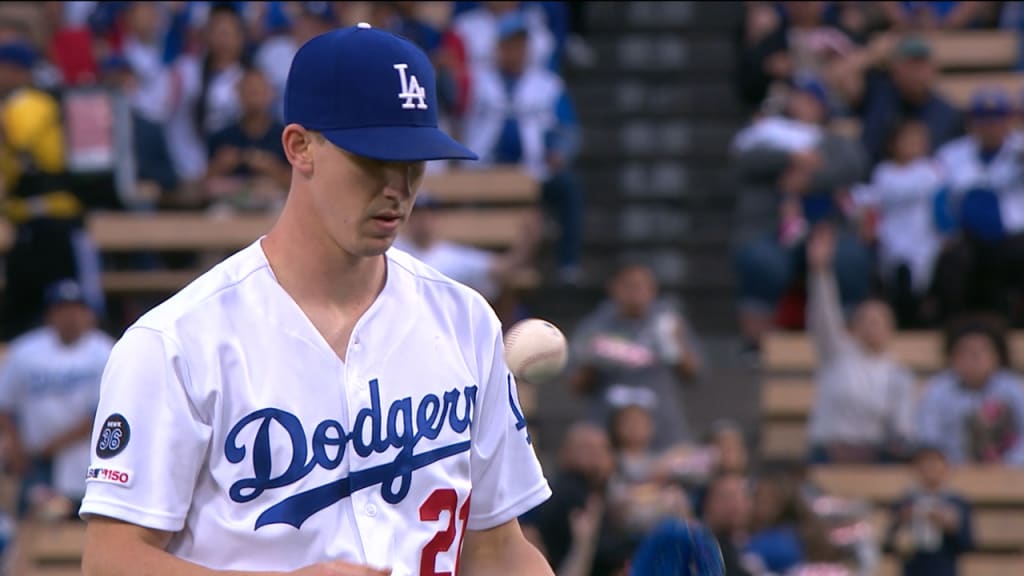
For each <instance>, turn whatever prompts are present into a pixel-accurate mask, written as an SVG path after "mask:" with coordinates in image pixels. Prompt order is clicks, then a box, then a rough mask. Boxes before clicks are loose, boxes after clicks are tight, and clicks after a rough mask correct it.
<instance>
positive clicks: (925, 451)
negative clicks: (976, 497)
mask: <svg viewBox="0 0 1024 576" xmlns="http://www.w3.org/2000/svg"><path fill="white" fill-rule="evenodd" d="M914 468H915V471H916V473H917V486H916V487H914V488H913V489H912V490H910V491H909V492H908V493H907V494H906V495H905V496H904V497H903V498H901V499H900V500H899V501H898V502H897V503H896V504H895V506H893V509H892V511H891V514H892V523H891V528H890V530H889V534H888V536H887V538H886V543H885V544H886V549H887V550H888V551H890V552H894V553H896V554H897V555H898V556H900V557H901V558H902V560H903V575H904V576H957V574H958V571H957V560H958V559H959V557H960V555H961V554H964V553H965V552H967V551H969V550H970V549H971V547H972V546H973V535H972V529H971V506H970V504H969V503H968V502H967V500H966V499H965V498H964V497H963V496H962V495H961V494H959V493H957V492H956V491H955V490H953V489H951V488H950V487H949V485H948V477H949V463H948V461H947V460H946V456H945V454H943V452H942V450H940V449H938V448H936V447H922V448H921V449H920V450H918V452H917V454H916V456H915V457H914Z"/></svg>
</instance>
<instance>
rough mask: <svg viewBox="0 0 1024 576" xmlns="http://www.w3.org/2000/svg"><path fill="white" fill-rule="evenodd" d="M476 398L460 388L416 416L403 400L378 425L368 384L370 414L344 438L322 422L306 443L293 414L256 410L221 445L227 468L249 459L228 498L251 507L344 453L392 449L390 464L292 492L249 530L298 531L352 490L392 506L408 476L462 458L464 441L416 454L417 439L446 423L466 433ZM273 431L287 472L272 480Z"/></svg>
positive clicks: (431, 400)
mask: <svg viewBox="0 0 1024 576" xmlns="http://www.w3.org/2000/svg"><path fill="white" fill-rule="evenodd" d="M476 392H477V387H476V386H466V387H465V388H463V389H462V390H459V389H458V388H453V389H451V390H448V391H447V392H445V393H444V394H443V398H439V397H438V396H437V395H435V394H427V395H426V396H424V397H423V399H422V400H420V403H419V405H418V406H416V407H415V409H414V408H413V405H412V398H411V397H408V396H407V397H405V398H400V399H398V400H395V401H394V402H392V403H391V405H390V406H389V407H388V408H387V415H386V418H385V414H384V412H383V410H382V409H381V405H380V389H379V386H378V384H377V380H376V379H374V380H370V407H369V408H363V409H362V410H360V411H359V413H358V414H356V419H355V422H354V423H353V426H352V430H350V431H347V432H346V431H345V429H344V428H342V426H341V423H339V422H338V421H336V420H324V421H323V422H320V423H319V424H317V426H316V428H315V429H314V430H313V435H312V437H311V438H307V436H306V430H305V429H304V428H303V426H302V421H301V420H299V418H298V417H297V416H295V415H294V414H292V413H290V412H286V411H284V410H279V409H277V408H263V409H262V410H257V411H255V412H253V413H251V414H249V415H247V416H245V417H244V418H242V419H241V420H239V421H238V423H237V424H235V425H234V426H233V427H232V428H231V431H230V432H228V435H227V438H226V439H225V442H224V455H225V457H227V459H228V461H229V462H231V463H232V464H238V463H240V462H242V461H243V460H244V459H245V458H246V455H247V454H250V458H251V459H252V477H251V478H243V479H241V480H238V481H237V482H235V483H234V484H232V485H231V488H230V489H229V490H228V495H229V496H230V497H231V499H232V500H233V501H235V502H238V503H245V502H250V501H252V500H254V499H256V498H258V497H259V496H260V495H262V494H263V493H264V492H265V491H266V490H272V489H274V488H281V487H284V486H288V485H290V484H294V483H295V482H298V481H299V480H301V479H303V478H305V477H306V476H307V475H308V474H309V473H310V472H312V471H313V470H314V469H315V468H317V467H319V468H323V469H324V470H334V469H335V468H337V467H338V466H339V465H340V464H341V462H342V460H343V459H344V458H345V452H346V450H347V449H348V448H349V447H350V446H351V448H352V450H353V451H355V453H356V455H357V456H359V457H360V458H366V457H368V456H370V455H371V454H374V453H376V454H383V453H385V452H387V451H388V450H390V449H392V448H397V449H398V453H397V454H395V459H394V460H393V461H392V462H389V463H387V464H381V465H379V466H374V467H372V468H366V469H363V470H356V471H353V472H352V473H351V474H350V475H349V476H347V477H345V478H340V479H338V480H335V481H333V482H330V483H328V484H324V485H323V486H318V487H316V488H313V489H311V490H307V491H305V492H299V493H298V494H294V495H291V496H289V497H287V498H285V499H284V500H282V501H280V502H278V503H277V504H274V505H273V506H271V507H269V508H267V509H266V510H264V511H263V513H262V514H260V516H259V518H257V519H256V526H255V529H259V528H260V527H262V526H266V525H268V524H288V525H290V526H294V527H295V528H300V527H301V526H302V523H303V522H305V521H306V520H307V519H308V518H309V517H310V516H312V515H314V514H316V513H317V512H319V511H321V510H323V509H324V508H327V507H329V506H331V505H333V504H336V503H338V502H340V501H341V500H343V499H344V498H347V497H348V496H350V495H351V494H352V493H353V492H356V491H357V490H362V489H364V488H370V487H372V486H376V485H378V484H379V485H380V494H381V497H383V498H384V501H385V502H387V503H388V504H397V503H398V502H401V501H402V500H404V499H405V497H406V496H407V495H408V494H409V488H410V486H411V484H412V473H413V471H415V470H418V469H420V468H423V467H425V466H429V465H431V464H433V463H434V462H437V461H439V460H443V459H445V458H448V457H451V456H455V455H456V454H461V453H463V452H468V451H469V448H470V441H469V440H466V441H464V442H457V443H455V444H451V445H448V446H441V447H438V448H432V449H429V450H420V451H418V452H417V451H416V447H417V445H418V444H419V443H420V441H421V440H423V439H424V438H426V439H427V440H436V439H437V437H438V436H439V435H440V434H441V431H442V430H443V429H444V427H445V425H446V424H447V426H448V427H450V428H451V429H452V430H453V431H455V432H456V433H462V432H465V430H466V429H467V428H468V427H469V426H470V424H471V422H472V420H473V414H474V413H475V410H476ZM249 426H258V427H259V428H258V429H257V430H256V436H255V438H254V439H253V442H252V445H251V446H246V445H241V446H239V445H238V436H239V434H241V433H242V431H243V430H245V429H246V428H248V427H249ZM274 427H277V428H279V429H283V430H284V431H285V432H286V433H287V436H288V439H289V440H290V442H291V460H290V462H289V463H288V468H287V470H285V471H284V472H283V473H281V474H280V475H279V476H273V475H272V474H273V472H272V471H273V470H274V463H273V456H272V454H273V448H274V447H273V446H271V443H270V432H271V429H272V428H274ZM367 431H368V432H369V439H367V437H366V436H367V434H366V433H367ZM310 441H311V449H310V447H309V446H310ZM310 452H312V454H310ZM396 481H397V486H396V485H395V484H396Z"/></svg>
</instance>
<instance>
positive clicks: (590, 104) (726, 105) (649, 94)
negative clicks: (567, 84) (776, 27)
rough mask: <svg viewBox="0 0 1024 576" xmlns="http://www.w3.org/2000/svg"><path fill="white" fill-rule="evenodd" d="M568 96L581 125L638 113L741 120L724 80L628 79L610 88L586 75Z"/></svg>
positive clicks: (738, 106)
mask: <svg viewBox="0 0 1024 576" xmlns="http://www.w3.org/2000/svg"><path fill="white" fill-rule="evenodd" d="M570 94H571V96H572V99H573V102H574V103H575V105H576V108H577V110H578V112H579V116H580V121H581V122H583V123H584V125H586V124H587V123H589V122H596V121H602V122H603V121H607V120H610V119H617V118H621V117H628V116H634V115H637V114H643V115H644V116H648V117H655V116H671V117H674V118H679V117H683V118H685V117H687V116H692V117H696V118H708V117H713V118H722V119H724V120H726V121H734V122H735V123H737V124H738V123H739V122H740V121H741V120H742V117H743V116H742V115H743V108H742V106H741V104H740V102H739V100H738V99H737V97H736V88H735V87H734V86H733V85H732V84H731V83H730V82H729V81H728V80H727V79H722V80H707V81H685V80H679V79H678V78H675V77H674V76H673V77H672V78H670V79H663V80H661V81H650V82H648V81H645V79H641V78H634V77H628V76H627V77H625V78H622V79H621V80H619V81H617V82H615V83H614V84H612V85H609V83H608V81H607V80H606V79H604V78H600V77H598V78H593V77H589V76H588V77H584V78H581V79H580V80H579V81H577V82H575V83H574V84H573V85H572V88H571V92H570Z"/></svg>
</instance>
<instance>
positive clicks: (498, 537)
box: [459, 520, 554, 576]
mask: <svg viewBox="0 0 1024 576" xmlns="http://www.w3.org/2000/svg"><path fill="white" fill-rule="evenodd" d="M459 566H460V568H461V570H460V571H459V573H460V574H462V575H463V576H481V575H484V576H486V575H490V574H506V575H508V576H543V575H545V574H550V575H552V576H554V572H553V571H552V570H551V566H550V565H549V564H548V561H547V560H545V559H544V556H542V555H541V553H540V551H539V550H537V548H536V547H534V545H533V544H530V542H529V540H527V539H526V536H524V535H523V531H522V529H521V528H520V527H519V521H518V520H509V521H508V522H505V523H504V524H501V525H499V526H496V527H494V528H490V529H488V530H470V531H468V532H467V533H466V541H465V543H464V544H463V547H462V559H461V560H460V564H459Z"/></svg>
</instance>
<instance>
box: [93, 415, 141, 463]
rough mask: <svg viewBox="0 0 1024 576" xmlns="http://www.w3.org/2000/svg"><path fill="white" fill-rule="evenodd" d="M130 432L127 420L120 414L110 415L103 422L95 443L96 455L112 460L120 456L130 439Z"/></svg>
mask: <svg viewBox="0 0 1024 576" xmlns="http://www.w3.org/2000/svg"><path fill="white" fill-rule="evenodd" d="M131 436H132V431H131V428H129V426H128V420H126V419H125V417H124V416H121V415H120V414H111V415H110V416H108V417H107V419H106V420H104V421H103V427H102V428H101V429H100V435H99V439H98V440H97V441H96V455H97V456H99V457H100V458H113V457H114V456H117V455H118V454H120V453H121V452H122V451H123V450H124V449H125V447H126V446H128V440H130V439H131Z"/></svg>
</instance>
